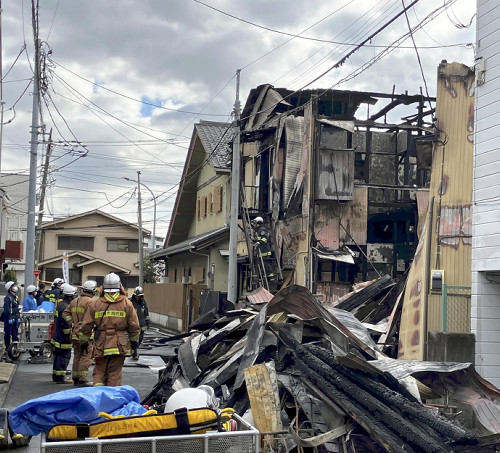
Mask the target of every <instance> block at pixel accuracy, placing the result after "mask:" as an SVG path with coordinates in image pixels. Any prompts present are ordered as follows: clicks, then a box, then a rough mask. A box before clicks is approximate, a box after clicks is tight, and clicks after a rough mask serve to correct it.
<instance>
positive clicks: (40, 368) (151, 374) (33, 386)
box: [0, 330, 165, 453]
mask: <svg viewBox="0 0 500 453" xmlns="http://www.w3.org/2000/svg"><path fill="white" fill-rule="evenodd" d="M148 334H149V336H150V337H151V336H153V335H155V332H154V330H153V331H152V332H151V333H150V331H148ZM146 343H147V338H146V339H145V341H144V343H143V344H146ZM164 349H165V347H162V353H163V352H164ZM139 352H140V359H139V361H134V360H132V359H130V358H127V359H126V360H125V366H124V368H123V382H122V384H123V385H130V386H132V387H134V388H135V389H136V390H137V392H138V393H139V396H140V399H141V401H142V400H143V398H144V397H146V396H147V395H148V394H149V393H150V392H151V390H152V389H153V387H154V386H155V384H156V383H157V382H158V373H159V370H160V369H161V367H162V366H163V364H164V362H163V360H162V358H161V357H160V356H158V355H155V352H156V351H155V348H154V347H152V348H150V349H148V350H146V349H142V350H141V349H140V350H139ZM29 358H30V356H29V354H28V353H25V354H23V355H22V356H21V358H20V359H19V360H18V361H17V366H16V369H15V371H14V373H13V374H12V377H11V380H10V382H9V383H8V384H0V404H1V405H0V407H3V408H5V409H7V410H13V409H14V408H16V407H17V406H19V405H21V404H22V403H24V402H26V401H29V400H31V399H34V398H38V397H41V396H45V395H48V394H51V393H55V392H59V391H63V390H67V389H70V388H74V387H73V386H72V385H59V384H55V383H53V382H52V362H48V363H29V362H28V359H29ZM68 370H71V363H70V366H69V367H68ZM91 370H92V368H91ZM91 370H90V371H91ZM2 400H3V404H2ZM9 448H13V446H12V445H10V446H9ZM16 451H17V452H19V453H28V452H29V453H31V452H39V451H40V436H36V437H33V438H32V439H31V441H30V444H29V445H27V446H26V447H19V448H16Z"/></svg>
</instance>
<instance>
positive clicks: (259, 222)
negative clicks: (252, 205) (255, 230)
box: [253, 217, 264, 225]
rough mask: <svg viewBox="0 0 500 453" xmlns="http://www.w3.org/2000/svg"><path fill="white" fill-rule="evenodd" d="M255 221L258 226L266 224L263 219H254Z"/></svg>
mask: <svg viewBox="0 0 500 453" xmlns="http://www.w3.org/2000/svg"><path fill="white" fill-rule="evenodd" d="M253 221H254V222H255V223H256V224H258V225H260V224H262V223H264V219H263V218H262V217H255V219H253Z"/></svg>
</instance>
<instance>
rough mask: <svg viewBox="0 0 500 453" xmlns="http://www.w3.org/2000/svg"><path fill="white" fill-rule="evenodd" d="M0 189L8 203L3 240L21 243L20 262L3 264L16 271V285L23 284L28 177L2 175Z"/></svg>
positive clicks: (9, 261)
mask: <svg viewBox="0 0 500 453" xmlns="http://www.w3.org/2000/svg"><path fill="white" fill-rule="evenodd" d="M0 178H1V183H2V187H4V189H5V192H6V193H7V195H8V196H9V199H10V202H9V203H8V204H9V207H8V208H7V231H6V236H5V239H7V240H9V241H21V242H22V243H23V245H24V247H23V258H22V260H21V261H11V260H9V259H7V260H6V261H5V262H6V263H7V264H8V265H9V269H14V270H15V271H16V277H17V283H19V284H22V283H24V270H25V267H26V234H27V228H28V192H29V190H28V189H29V175H22V174H17V173H2V175H1V177H0Z"/></svg>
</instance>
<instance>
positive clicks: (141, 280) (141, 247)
mask: <svg viewBox="0 0 500 453" xmlns="http://www.w3.org/2000/svg"><path fill="white" fill-rule="evenodd" d="M141 211H142V207H141V172H140V171H138V172H137V216H138V218H139V286H140V287H142V288H144V275H143V272H144V269H143V267H144V239H143V238H142V212H141Z"/></svg>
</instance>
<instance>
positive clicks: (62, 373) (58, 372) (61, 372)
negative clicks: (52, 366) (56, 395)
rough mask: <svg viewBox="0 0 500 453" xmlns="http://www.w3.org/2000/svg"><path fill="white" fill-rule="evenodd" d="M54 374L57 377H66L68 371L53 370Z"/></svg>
mask: <svg viewBox="0 0 500 453" xmlns="http://www.w3.org/2000/svg"><path fill="white" fill-rule="evenodd" d="M52 374H54V375H56V376H64V375H66V370H53V371H52Z"/></svg>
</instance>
